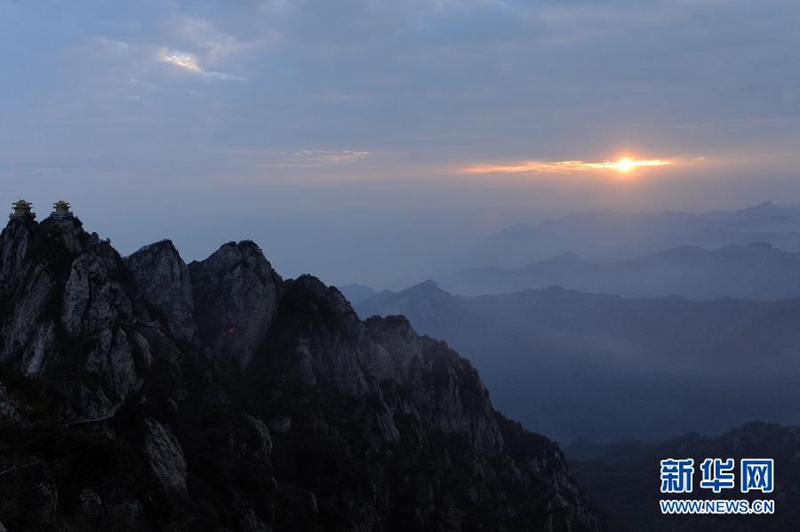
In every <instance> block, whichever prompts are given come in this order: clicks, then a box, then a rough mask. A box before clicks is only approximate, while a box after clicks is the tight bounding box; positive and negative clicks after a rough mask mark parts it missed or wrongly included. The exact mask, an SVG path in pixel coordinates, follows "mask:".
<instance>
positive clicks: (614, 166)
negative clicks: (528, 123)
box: [462, 157, 701, 175]
mask: <svg viewBox="0 0 800 532" xmlns="http://www.w3.org/2000/svg"><path fill="white" fill-rule="evenodd" d="M695 160H701V159H699V158H698V159H695ZM672 164H675V161H671V160H666V159H631V158H630V157H622V158H620V159H618V160H616V161H598V162H586V161H580V160H568V161H522V162H518V163H514V164H477V165H472V166H468V167H466V168H464V169H463V170H462V172H463V173H465V174H472V175H481V174H517V173H536V174H564V173H573V172H585V171H593V170H616V171H619V172H624V173H627V172H630V171H633V170H636V169H639V168H654V167H661V166H669V165H672Z"/></svg>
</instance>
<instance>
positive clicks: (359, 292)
mask: <svg viewBox="0 0 800 532" xmlns="http://www.w3.org/2000/svg"><path fill="white" fill-rule="evenodd" d="M336 288H338V289H339V291H340V292H341V293H342V294H344V297H346V298H347V300H348V301H349V302H350V303H351V304H353V305H358V304H359V303H361V302H362V301H366V300H367V299H369V298H371V297H372V296H374V295H375V290H373V289H372V288H370V287H369V286H364V285H363V284H348V285H344V286H337V287H336Z"/></svg>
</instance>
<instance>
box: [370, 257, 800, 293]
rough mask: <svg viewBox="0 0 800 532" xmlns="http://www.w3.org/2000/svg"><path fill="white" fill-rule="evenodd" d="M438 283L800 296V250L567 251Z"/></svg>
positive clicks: (473, 289) (483, 288) (464, 289)
mask: <svg viewBox="0 0 800 532" xmlns="http://www.w3.org/2000/svg"><path fill="white" fill-rule="evenodd" d="M440 284H441V285H442V287H443V288H445V289H446V290H448V291H450V292H453V293H458V294H463V295H481V294H502V293H508V292H520V291H522V290H528V289H532V288H546V287H548V286H561V287H563V288H569V289H573V290H579V291H582V292H590V293H603V294H617V295H621V296H625V297H654V296H670V295H679V296H683V297H686V298H688V299H696V300H705V299H715V298H720V297H737V298H744V299H755V300H778V299H786V298H789V297H797V296H800V253H788V252H785V251H782V250H780V249H777V248H775V247H773V246H771V245H770V244H764V243H760V244H750V245H746V246H741V245H730V246H726V247H724V248H720V249H716V250H712V251H709V250H705V249H702V248H698V247H695V246H683V247H679V248H673V249H670V250H667V251H662V252H659V253H653V254H650V255H644V256H641V257H637V258H634V259H627V260H622V261H616V262H608V263H593V262H588V261H585V260H583V259H581V258H579V257H578V256H577V255H575V254H572V253H569V254H566V255H560V256H558V257H555V258H553V259H549V260H545V261H540V262H534V263H531V264H528V265H527V266H524V267H522V268H517V269H503V268H498V267H490V266H487V267H483V268H473V269H469V270H462V271H460V272H457V273H455V274H453V275H450V276H447V277H444V278H442V280H441V282H440ZM355 304H357V302H356V303H355Z"/></svg>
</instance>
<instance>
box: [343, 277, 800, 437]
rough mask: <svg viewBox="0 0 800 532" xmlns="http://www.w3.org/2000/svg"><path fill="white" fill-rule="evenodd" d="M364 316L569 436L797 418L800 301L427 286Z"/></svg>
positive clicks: (516, 410) (368, 307) (388, 296)
mask: <svg viewBox="0 0 800 532" xmlns="http://www.w3.org/2000/svg"><path fill="white" fill-rule="evenodd" d="M357 310H358V312H359V313H360V314H361V315H362V316H370V315H373V314H377V315H392V314H402V315H405V316H407V317H408V318H409V320H410V321H411V323H412V325H413V326H414V327H415V328H416V329H417V330H420V331H421V332H424V333H427V334H430V335H432V336H434V337H436V338H442V339H444V340H446V341H447V342H448V343H450V345H452V346H454V347H455V348H456V349H457V350H459V352H461V353H462V354H464V355H465V356H466V357H468V358H469V359H470V360H471V361H472V362H473V363H474V364H475V365H476V366H477V367H478V369H479V370H480V371H481V374H482V375H483V376H484V379H485V381H486V383H487V386H488V388H489V390H490V392H491V394H492V398H493V399H494V403H495V404H496V405H497V406H498V408H499V409H500V410H501V411H503V412H504V413H506V414H507V415H510V416H512V417H514V418H515V419H519V420H521V421H522V422H523V424H524V425H525V426H527V427H528V428H530V429H531V430H538V431H543V432H545V433H547V434H550V435H552V436H554V437H556V438H557V439H560V440H562V441H569V440H572V439H574V438H578V437H588V438H592V439H596V440H607V439H620V438H625V437H639V438H645V439H663V438H666V437H672V436H675V435H677V434H681V433H684V432H688V431H700V432H704V433H715V432H722V431H724V430H727V429H729V428H730V427H734V426H738V425H741V424H742V423H745V422H747V421H749V420H752V419H765V420H769V421H775V422H784V423H796V422H799V421H800V414H798V412H797V409H796V405H798V404H800V388H799V387H798V386H797V384H796V383H797V382H798V381H799V380H800V352H799V351H798V346H799V345H800V299H791V300H786V301H779V302H773V303H770V302H753V301H746V300H737V299H720V300H714V301H706V302H694V301H688V300H685V299H681V298H677V297H672V298H653V299H625V298H622V297H619V296H609V295H593V294H584V293H580V292H575V291H569V290H564V289H561V288H548V289H545V290H530V291H525V292H518V293H512V294H504V295H494V296H481V297H464V296H453V295H451V294H449V293H447V292H445V291H443V290H441V289H440V288H439V287H438V286H437V285H436V284H435V283H433V282H426V283H423V284H420V285H417V286H414V287H412V288H409V289H407V290H404V291H402V292H400V293H393V292H383V293H380V294H378V295H376V296H374V297H372V298H371V299H369V300H367V301H366V302H364V303H362V304H361V305H359V306H357Z"/></svg>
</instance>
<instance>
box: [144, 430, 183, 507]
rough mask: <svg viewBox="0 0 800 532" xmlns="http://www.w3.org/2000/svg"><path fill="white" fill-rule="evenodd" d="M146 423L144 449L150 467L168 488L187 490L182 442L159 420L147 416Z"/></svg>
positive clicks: (180, 490)
mask: <svg viewBox="0 0 800 532" xmlns="http://www.w3.org/2000/svg"><path fill="white" fill-rule="evenodd" d="M144 423H145V436H144V438H145V439H144V451H145V453H146V454H147V458H148V460H149V462H150V469H151V470H152V472H153V475H155V477H156V479H157V480H158V481H159V483H160V484H161V486H162V487H163V488H165V489H166V490H170V491H178V492H181V493H183V492H185V491H186V478H187V472H186V460H185V459H184V457H183V449H181V445H180V443H178V440H177V439H176V438H175V436H174V435H173V434H172V432H170V431H169V429H167V428H165V427H164V426H163V425H162V424H161V423H159V422H158V421H156V420H154V419H151V418H147V419H145V420H144Z"/></svg>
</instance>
